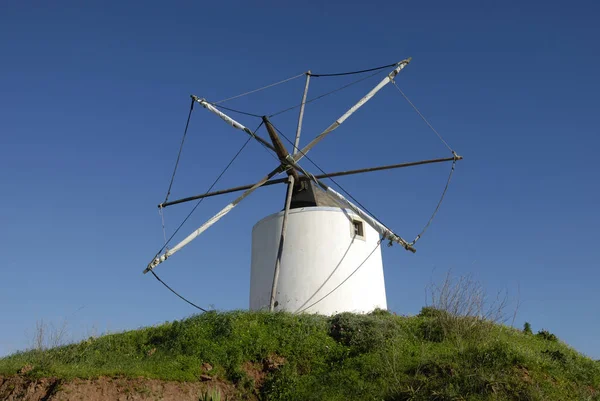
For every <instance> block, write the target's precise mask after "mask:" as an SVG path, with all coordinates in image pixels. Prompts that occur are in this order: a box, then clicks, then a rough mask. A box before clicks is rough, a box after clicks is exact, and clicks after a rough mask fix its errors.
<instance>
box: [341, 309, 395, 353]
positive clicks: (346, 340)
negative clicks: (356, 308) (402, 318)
mask: <svg viewBox="0 0 600 401" xmlns="http://www.w3.org/2000/svg"><path fill="white" fill-rule="evenodd" d="M395 328H396V325H395V323H394V320H393V317H392V316H389V317H386V316H382V315H355V314H352V313H340V314H338V315H335V316H333V317H332V318H331V321H330V326H329V335H330V336H331V337H332V338H333V339H334V340H336V341H337V342H339V343H341V344H343V345H345V346H347V347H351V348H352V350H351V351H353V353H354V354H356V353H365V352H369V351H372V350H374V349H376V348H378V347H381V346H383V345H384V343H385V342H386V340H387V339H389V338H391V337H392V336H393V335H394V329H395Z"/></svg>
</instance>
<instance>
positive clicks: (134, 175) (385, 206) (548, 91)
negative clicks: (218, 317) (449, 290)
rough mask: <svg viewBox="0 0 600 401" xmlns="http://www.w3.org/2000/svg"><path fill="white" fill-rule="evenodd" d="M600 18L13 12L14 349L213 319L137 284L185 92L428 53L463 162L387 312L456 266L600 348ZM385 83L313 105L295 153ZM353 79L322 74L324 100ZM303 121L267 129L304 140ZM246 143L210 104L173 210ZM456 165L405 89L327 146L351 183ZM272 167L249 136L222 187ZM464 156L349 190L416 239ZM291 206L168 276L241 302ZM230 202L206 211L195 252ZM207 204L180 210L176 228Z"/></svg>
mask: <svg viewBox="0 0 600 401" xmlns="http://www.w3.org/2000/svg"><path fill="white" fill-rule="evenodd" d="M599 12H600V6H598V5H597V4H595V3H594V2H591V1H590V2H570V3H569V4H568V5H567V3H565V2H552V1H550V2H544V3H534V2H529V3H527V4H524V2H513V1H504V2H493V3H492V2H481V1H473V2H452V3H449V2H442V1H440V2H401V3H394V4H391V3H389V2H368V3H366V2H333V1H331V2H311V1H308V2H306V1H303V2H293V3H292V2H273V1H265V2H256V3H254V4H250V3H249V2H241V1H240V2H218V4H217V3H216V2H215V3H214V4H213V3H206V2H191V1H190V2H177V3H174V4H170V5H168V6H167V5H166V3H164V2H138V3H135V2H126V3H123V2H102V3H101V2H86V4H85V5H83V4H81V2H61V3H60V4H59V3H52V4H46V3H43V2H37V3H33V4H31V3H30V4H26V3H24V2H13V3H10V4H9V3H7V2H5V3H3V4H2V5H1V6H0V37H1V38H2V39H1V40H0V52H1V53H0V54H1V55H2V56H1V60H2V61H1V62H0V116H1V118H0V151H1V153H2V157H1V158H0V183H1V185H2V203H1V204H2V207H1V208H0V217H1V221H2V224H1V226H0V227H1V228H0V244H2V246H1V249H2V259H3V260H2V264H1V265H2V267H1V272H2V275H1V279H0V304H1V305H2V311H3V312H2V326H1V327H2V330H0V355H3V354H7V353H10V352H13V351H16V350H18V349H23V348H26V347H28V346H29V345H30V344H31V335H32V333H33V328H34V327H35V323H36V321H39V320H40V319H44V321H46V322H54V323H55V324H57V325H59V324H60V323H61V322H62V321H63V320H66V321H67V322H68V327H69V330H70V333H71V335H72V336H73V338H75V339H76V338H81V337H82V336H86V335H89V334H91V333H93V332H105V331H119V330H125V329H132V328H137V327H141V326H145V325H152V324H157V323H161V322H164V321H166V320H173V319H178V318H183V317H185V316H189V315H190V314H192V313H195V311H194V310H193V309H192V308H191V307H190V306H189V305H187V304H185V303H183V302H182V301H181V300H179V299H177V298H176V297H175V296H174V295H173V294H171V293H169V292H168V291H167V290H166V289H165V288H163V287H162V286H161V285H160V284H159V283H158V282H157V281H156V280H154V278H153V277H151V276H150V275H143V274H142V270H143V269H144V267H145V265H146V264H147V263H148V261H149V260H150V258H151V257H152V256H153V255H154V253H155V252H156V251H157V250H158V249H159V248H160V246H161V245H162V230H161V226H160V219H159V216H158V213H157V208H156V205H157V204H158V203H159V202H161V201H162V200H163V199H164V195H165V192H166V189H167V185H168V182H169V178H170V174H171V172H172V168H173V163H174V160H175V156H176V154H177V150H178V146H179V141H180V138H181V134H182V131H183V127H184V123H185V118H186V116H187V112H188V109H189V102H190V98H189V95H190V94H196V95H198V96H200V97H206V98H207V99H209V100H214V101H216V100H219V99H222V98H226V97H229V96H232V95H236V94H238V93H241V92H244V91H247V90H251V89H254V88H256V87H260V86H262V85H265V84H268V83H271V82H274V81H278V80H281V79H284V78H287V77H290V76H293V75H296V74H299V73H302V72H304V71H306V70H308V69H311V70H312V71H313V72H315V73H319V72H325V73H327V72H337V71H348V70H357V69H363V68H370V67H374V66H379V65H383V64H388V63H392V62H396V61H399V60H401V59H404V58H406V57H409V56H410V57H413V60H412V62H411V64H410V65H409V66H408V67H407V68H406V69H405V70H404V71H403V72H402V73H401V74H400V75H399V77H398V79H397V82H398V84H399V85H400V87H401V88H402V89H403V90H404V91H405V93H406V94H407V95H408V96H409V97H410V98H411V100H412V101H413V102H414V103H415V104H416V105H417V106H418V107H419V108H420V109H421V111H422V112H423V113H424V114H425V115H426V116H427V117H428V119H429V120H430V122H431V123H432V124H433V126H434V127H436V128H437V130H438V131H439V132H440V133H441V134H442V135H443V136H444V137H445V138H446V140H447V141H448V142H449V143H450V144H451V145H452V146H453V147H454V148H455V149H456V150H457V152H458V153H459V154H461V155H463V156H464V157H465V159H464V160H463V161H462V162H460V163H459V164H458V166H457V170H456V173H455V175H454V178H453V182H452V185H451V187H450V190H449V192H448V195H447V199H446V201H445V203H444V204H443V206H442V208H441V210H440V212H439V214H438V217H437V218H436V220H435V221H434V224H433V225H432V226H431V228H430V229H429V231H428V232H427V233H426V235H425V236H424V237H423V238H422V239H421V241H420V242H419V243H418V246H417V248H418V252H417V253H416V254H414V255H413V254H410V253H407V252H405V251H404V250H402V249H401V248H399V247H393V248H384V250H383V257H384V263H385V276H386V288H387V294H388V304H389V307H390V309H392V310H394V311H395V312H397V313H402V314H416V313H418V311H419V309H420V308H421V306H423V305H424V303H425V287H426V286H427V285H428V284H429V283H430V282H431V281H432V280H434V281H437V280H439V279H441V278H442V277H443V276H444V274H445V272H446V271H448V270H449V269H452V271H453V272H454V274H456V275H462V274H473V275H474V276H475V277H476V278H477V279H479V280H480V281H481V282H482V283H483V284H484V285H485V287H486V289H487V290H488V292H489V293H490V294H492V295H493V294H495V293H496V292H497V291H501V290H505V289H506V290H508V292H509V295H510V296H511V297H512V298H513V299H515V298H516V297H517V295H518V296H519V299H520V302H521V306H520V307H519V309H518V315H517V318H516V321H515V325H517V326H522V324H523V322H525V321H529V322H531V324H532V326H533V329H534V330H540V329H542V328H545V329H548V330H550V331H552V332H554V333H556V334H557V335H558V336H559V337H560V338H561V339H562V340H564V341H566V342H567V343H569V344H570V345H572V346H574V347H575V348H577V349H578V350H580V351H582V352H584V353H586V354H587V355H589V356H591V357H594V358H600V345H599V343H598V341H597V339H598V338H599V337H600V315H599V314H598V311H597V309H598V306H599V305H600V292H599V291H597V288H598V283H599V282H600V269H598V268H599V267H600V265H599V262H598V259H599V256H600V254H599V251H598V247H597V246H596V244H595V242H596V238H597V236H598V231H599V227H600V215H599V213H598V211H597V205H598V204H600V190H599V187H598V179H597V175H598V172H599V168H598V165H597V162H596V160H595V156H596V152H597V149H598V148H599V145H600V139H599V136H598V128H597V121H596V120H597V119H596V118H595V115H596V114H597V110H598V108H599V106H600V101H599V100H598V95H597V94H598V92H599V91H600V80H599V79H598V77H597V66H598V65H599V63H600V52H598V51H597V49H598V45H597V40H598V37H600V29H599V28H598V25H597V21H596V16H597V15H598V13H599ZM380 77H381V75H379V76H378V77H374V78H371V79H369V80H366V81H364V82H362V83H360V84H357V85H355V86H353V87H351V88H349V89H347V90H345V91H342V92H340V93H339V94H336V95H334V96H330V97H327V98H326V99H324V100H323V101H321V102H315V103H314V104H313V105H310V106H308V107H307V110H306V120H305V126H304V130H303V137H302V141H301V143H302V144H306V143H307V142H308V140H309V139H312V137H314V136H315V135H316V134H317V133H318V132H320V131H321V130H322V129H324V128H325V127H327V126H328V125H329V124H330V123H331V122H332V121H333V120H334V119H335V118H337V117H339V115H340V114H341V113H342V112H343V111H344V110H345V108H347V107H349V106H350V105H351V104H352V103H353V102H355V101H356V100H357V99H358V98H360V96H362V95H363V94H364V93H366V91H368V90H369V89H370V88H371V87H372V86H374V85H375V84H376V83H377V81H378V80H379V78H380ZM352 79H353V77H340V78H315V79H313V81H312V82H311V87H310V94H311V95H317V94H320V93H324V92H326V91H328V90H330V89H333V88H335V87H337V86H339V85H342V84H345V83H348V82H350V81H351V80H352ZM302 81H303V80H302V79H297V80H294V81H291V82H289V83H286V84H285V85H281V86H278V87H277V88H275V89H273V90H269V91H263V92H260V93H259V94H257V95H253V96H249V97H245V98H242V99H238V100H235V101H232V102H230V103H228V104H227V105H228V106H229V107H234V108H239V109H242V110H247V111H250V112H252V113H256V114H270V113H272V112H274V111H276V110H279V109H281V108H283V107H285V106H287V105H293V104H295V103H297V102H298V101H299V99H300V95H301V91H302V88H303V82H302ZM309 96H310V95H309ZM236 117H238V119H239V121H240V122H242V123H245V124H247V125H248V126H250V127H255V126H256V125H258V121H257V120H256V119H254V118H252V117H247V116H236ZM296 118H297V115H296V113H295V112H292V113H287V114H284V115H282V116H279V117H275V118H274V119H273V121H274V123H275V124H276V125H277V126H278V127H279V128H281V129H282V130H283V131H284V132H285V133H286V134H288V135H290V136H291V135H293V132H294V124H295V120H296ZM262 133H263V135H264V132H262ZM245 139H246V138H245V137H244V136H243V133H241V132H239V131H235V130H233V129H230V128H229V127H227V126H226V125H225V124H223V123H222V121H220V120H219V119H218V118H216V117H215V116H214V115H211V114H210V113H208V112H207V111H206V110H203V109H202V108H199V107H197V108H196V109H195V110H194V113H193V116H192V121H191V125H190V130H189V132H188V139H187V140H186V145H185V148H184V151H183V154H182V161H181V164H180V169H179V172H178V175H177V178H176V181H175V184H174V187H173V191H172V195H171V196H172V198H177V197H183V196H188V195H192V194H196V193H201V192H203V191H204V190H206V188H207V187H208V185H210V183H211V182H212V181H213V180H214V178H215V177H216V175H217V174H218V173H219V172H220V171H221V169H222V168H223V167H224V166H225V164H226V163H227V162H228V161H229V159H230V158H231V157H232V156H233V154H234V153H235V152H236V151H237V150H238V149H239V147H240V146H241V145H242V144H243V143H244V141H245ZM447 154H448V152H447V150H446V149H445V148H444V147H443V145H442V144H441V143H440V142H439V141H438V140H437V138H436V137H435V136H434V134H433V133H432V132H431V131H430V130H429V129H428V128H427V127H426V126H425V124H424V123H423V122H422V121H421V120H420V119H419V117H418V116H417V115H416V114H415V113H414V111H412V110H411V109H410V107H409V106H408V104H407V103H406V102H405V101H404V100H403V99H402V98H401V96H400V95H399V94H398V93H397V92H396V91H395V89H394V88H393V87H392V86H388V87H386V88H384V89H383V90H382V91H381V92H380V94H378V95H377V97H376V98H375V99H373V100H372V101H371V102H370V103H368V104H367V106H365V107H364V108H363V109H361V110H360V111H359V112H358V113H357V114H356V115H354V116H353V117H352V118H351V119H349V120H348V121H347V123H346V124H345V125H343V126H342V127H341V128H339V129H338V130H337V131H335V132H334V133H332V134H331V135H330V136H329V137H327V139H325V140H324V141H323V142H322V143H321V144H319V145H318V147H316V148H315V149H314V151H313V152H311V154H310V156H311V159H313V160H314V161H316V162H317V163H318V164H319V166H320V167H322V168H323V169H324V170H326V171H334V170H343V169H350V168H359V167H367V166H372V165H379V164H387V163H398V162H404V161H412V160H419V159H425V158H432V157H445V156H447ZM273 164H274V161H273V160H272V159H271V158H270V157H269V156H267V155H266V153H265V152H264V150H263V149H261V148H260V146H259V145H256V144H254V143H252V144H250V145H248V147H247V148H246V149H245V151H244V152H243V153H242V155H241V156H240V158H239V159H238V160H236V162H235V164H234V165H233V166H232V167H231V169H230V171H229V172H228V173H227V174H226V175H225V176H224V177H223V179H222V180H221V181H220V182H219V187H220V188H224V187H227V186H230V185H238V184H246V183H252V182H253V181H256V180H257V179H258V178H260V177H261V176H262V175H264V174H265V173H266V172H267V171H269V170H270V169H271V168H272V167H273ZM304 165H305V166H306V167H307V168H309V169H310V170H312V171H315V169H314V167H312V166H311V165H310V164H309V163H306V162H305V163H304ZM448 167H449V166H447V165H432V166H425V167H418V168H414V169H411V170H409V169H405V170H397V171H390V172H382V173H373V174H370V175H362V176H358V177H345V178H340V179H339V180H338V181H339V182H340V183H341V184H342V185H343V186H344V188H345V189H347V190H348V191H349V192H350V193H352V194H353V195H354V196H355V197H356V198H357V199H359V200H360V201H361V202H362V203H363V204H365V206H367V207H368V208H369V210H371V211H373V213H375V214H376V215H377V216H378V217H379V218H380V219H381V220H382V221H383V222H384V223H386V224H388V225H389V226H391V227H392V228H394V229H395V230H396V231H397V232H398V233H399V234H401V235H403V236H405V237H407V238H410V239H412V237H414V236H415V235H416V234H417V233H418V232H419V231H420V229H421V227H422V226H423V225H424V224H425V223H426V221H427V219H428V218H429V214H430V213H431V211H432V210H433V208H434V207H435V204H436V202H437V200H438V198H439V194H440V192H441V190H442V189H443V185H444V184H445V180H446V177H447V172H448ZM284 194H285V188H284V187H280V186H273V187H269V188H266V189H262V190H260V191H258V192H256V193H255V194H254V195H253V196H251V197H249V198H248V200H247V201H244V202H243V203H242V204H241V205H240V206H239V207H238V208H237V209H235V210H234V211H233V212H232V213H230V214H229V215H228V216H227V217H225V218H224V219H223V220H222V221H221V222H219V223H218V224H217V225H215V226H214V227H212V228H211V229H210V230H209V231H208V232H207V233H206V234H205V235H203V236H201V237H200V238H198V239H197V240H196V241H195V242H193V243H192V244H191V245H189V246H188V247H187V248H185V249H184V250H183V251H181V252H180V253H178V254H177V255H176V256H174V257H173V258H172V259H170V260H169V261H168V262H167V263H165V264H164V265H161V266H160V267H159V268H158V269H157V273H159V274H160V275H161V277H163V278H164V279H165V280H166V281H167V282H168V283H169V284H171V285H172V286H173V287H174V288H176V289H177V290H179V291H180V292H181V293H182V294H184V295H185V296H187V297H189V298H190V299H191V300H192V301H194V302H196V303H198V304H200V305H202V306H204V307H214V308H217V309H220V310H228V309H239V308H246V307H247V303H248V292H249V276H250V272H249V265H250V232H251V229H252V226H253V224H254V223H255V222H256V221H258V220H259V219H261V218H262V217H264V216H266V215H268V214H270V213H273V212H275V211H277V210H279V209H280V208H281V205H282V202H283V198H284ZM234 197H235V195H231V196H224V197H220V198H213V199H208V200H207V201H206V202H204V203H203V204H202V205H201V206H200V207H199V208H198V210H197V211H196V213H195V214H194V215H193V217H192V218H191V219H190V221H189V222H188V223H187V224H186V225H185V226H184V228H183V229H182V233H181V234H182V235H181V236H179V237H178V239H180V238H182V237H183V236H184V235H187V233H188V232H191V231H192V230H193V229H195V228H196V227H197V226H199V225H200V224H201V223H202V222H203V221H204V220H206V219H207V218H208V217H210V216H212V214H214V213H215V212H216V211H218V210H219V209H220V208H221V207H222V206H223V205H225V204H226V203H227V202H228V201H230V200H231V199H233V198H234ZM191 206H192V205H190V204H188V205H182V206H181V207H179V208H178V207H174V208H172V209H168V210H167V211H166V225H167V230H168V232H169V233H170V232H172V230H173V229H174V227H175V226H176V224H177V223H178V222H179V221H181V219H182V217H183V216H184V215H185V214H186V213H187V212H188V211H189V210H190V207H191ZM512 307H513V308H514V305H513V306H512Z"/></svg>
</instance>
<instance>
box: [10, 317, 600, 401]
mask: <svg viewBox="0 0 600 401" xmlns="http://www.w3.org/2000/svg"><path fill="white" fill-rule="evenodd" d="M549 334H550V333H548V332H544V333H543V334H540V335H534V334H526V333H523V332H521V331H520V330H516V329H512V328H509V327H506V326H501V325H495V324H492V323H489V322H485V321H479V320H476V319H472V318H456V317H449V316H448V315H447V314H445V313H443V312H440V311H436V310H432V309H430V308H425V309H424V310H423V311H422V313H421V314H420V315H419V316H415V317H400V316H394V315H391V314H389V313H387V312H383V311H376V312H374V313H372V314H369V315H353V314H349V313H344V314H340V315H337V316H334V317H324V316H317V315H292V314H287V313H274V314H270V313H262V312H260V313H259V312H228V313H217V312H209V313H205V314H202V315H198V316H194V317H191V318H189V319H186V320H183V321H178V322H171V323H165V324H163V325H160V326H156V327H148V328H143V329H140V330H134V331H129V332H124V333H119V334H110V335H105V336H102V337H99V338H96V339H89V340H86V341H82V342H80V343H78V344H72V345H67V346H63V347H59V348H54V349H50V350H47V351H27V352H21V353H17V354H14V355H11V356H8V357H5V358H2V359H0V374H1V375H11V374H15V373H16V372H17V371H19V369H21V368H23V367H24V366H26V365H30V366H32V367H33V369H32V370H31V371H29V372H28V373H27V375H29V376H32V377H41V376H54V377H61V378H65V379H68V378H73V377H83V378H90V377H95V376H106V375H108V376H113V375H119V376H130V377H139V376H144V377H149V378H158V379H164V380H176V381H197V380H198V376H199V375H200V374H201V373H203V372H202V371H201V369H202V363H203V362H207V363H210V364H211V365H212V366H213V367H214V368H213V369H212V370H210V371H209V372H208V374H210V375H214V376H218V377H219V378H221V379H224V380H227V381H230V382H232V383H234V384H235V385H236V387H237V388H238V389H239V391H240V392H241V393H242V394H247V395H249V394H251V393H252V392H254V391H259V394H258V395H259V396H260V398H261V399H268V400H353V399H356V400H600V363H598V362H595V361H593V360H591V359H589V358H586V357H584V356H582V355H581V354H579V353H577V352H576V351H574V350H573V349H571V348H569V347H568V346H567V345H565V344H564V343H562V342H561V341H559V340H558V339H556V338H555V337H554V336H550V335H549ZM273 355H276V356H278V357H282V358H284V361H285V362H284V363H283V365H282V366H280V367H277V368H275V369H267V372H266V373H267V375H266V378H265V380H264V383H263V385H262V386H261V387H260V389H258V390H255V383H253V381H252V378H251V377H249V376H248V375H247V374H246V373H245V371H244V370H243V368H242V366H243V364H244V363H245V362H248V361H250V362H258V363H262V362H263V361H264V360H266V359H268V358H272V357H273Z"/></svg>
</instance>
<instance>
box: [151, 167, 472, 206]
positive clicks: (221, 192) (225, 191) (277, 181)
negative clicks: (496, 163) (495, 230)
mask: <svg viewBox="0 0 600 401" xmlns="http://www.w3.org/2000/svg"><path fill="white" fill-rule="evenodd" d="M454 160H455V158H454V157H446V158H441V159H429V160H422V161H418V162H408V163H400V164H390V165H387V166H378V167H369V168H362V169H358V170H347V171H338V172H336V173H329V174H321V175H315V178H317V179H321V178H331V177H341V176H345V175H353V174H360V173H371V172H373V171H381V170H391V169H397V168H403V167H413V166H420V165H423V164H433V163H443V162H450V161H454ZM456 160H462V156H456ZM300 179H301V180H308V179H309V178H308V177H305V176H302V177H300ZM284 182H287V178H278V179H275V180H270V181H267V182H265V184H264V185H263V187H266V186H269V185H275V184H281V183H284ZM251 187H252V185H242V186H239V187H233V188H228V189H221V190H218V191H213V192H207V193H205V194H202V195H195V196H190V197H187V198H182V199H178V200H174V201H171V202H166V203H161V204H160V205H158V207H167V206H172V205H177V204H179V203H184V202H189V201H193V200H196V199H202V198H209V197H211V196H217V195H224V194H229V193H231V192H238V191H243V190H246V189H249V188H251Z"/></svg>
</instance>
